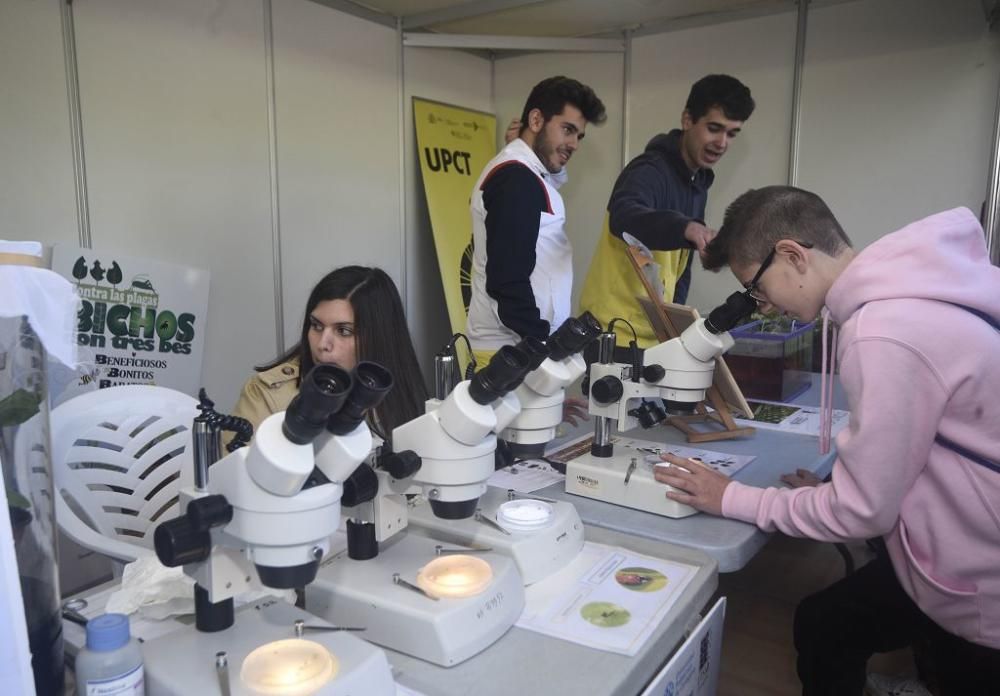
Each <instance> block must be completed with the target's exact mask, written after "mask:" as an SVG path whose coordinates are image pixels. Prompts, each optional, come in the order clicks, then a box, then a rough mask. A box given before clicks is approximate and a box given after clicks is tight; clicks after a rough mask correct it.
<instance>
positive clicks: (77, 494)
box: [50, 385, 198, 563]
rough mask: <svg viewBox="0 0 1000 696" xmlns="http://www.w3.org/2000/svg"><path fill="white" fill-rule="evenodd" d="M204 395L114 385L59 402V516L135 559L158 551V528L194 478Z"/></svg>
mask: <svg viewBox="0 0 1000 696" xmlns="http://www.w3.org/2000/svg"><path fill="white" fill-rule="evenodd" d="M197 403H198V402H197V400H195V399H193V398H191V397H190V396H188V395H187V394H183V393H181V392H178V391H174V390H173V389H166V388H164V387H154V386H146V385H129V386H120V387H110V388H108V389H101V390H98V391H95V392H90V393H88V394H82V395H80V396H78V397H75V398H73V399H70V400H69V401H66V402H64V403H62V404H60V405H59V406H57V407H56V408H54V409H53V410H52V413H51V416H50V421H51V429H52V468H53V473H54V479H55V489H56V495H55V499H56V520H57V522H58V523H59V527H60V528H61V529H62V530H63V532H65V533H66V535H67V536H69V537H70V538H71V539H73V540H74V541H75V542H77V543H78V544H80V545H81V546H84V547H86V548H88V549H91V550H94V551H97V552H99V553H102V554H105V555H107V556H110V557H111V558H113V559H116V560H118V561H120V562H122V563H129V562H131V561H134V560H136V559H137V558H139V557H141V556H147V555H150V554H152V553H153V550H152V549H153V530H154V529H155V527H156V525H157V524H158V523H159V522H161V521H164V520H168V519H171V518H172V517H176V516H177V514H178V503H177V493H178V491H179V490H180V488H181V487H183V486H189V485H192V484H193V481H194V471H193V468H192V466H193V465H192V457H193V455H192V451H191V422H192V420H193V419H194V418H195V416H197V415H198V410H197V408H196V407H197Z"/></svg>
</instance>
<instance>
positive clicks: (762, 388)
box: [725, 320, 814, 402]
mask: <svg viewBox="0 0 1000 696" xmlns="http://www.w3.org/2000/svg"><path fill="white" fill-rule="evenodd" d="M763 324H764V322H763V321H762V320H759V321H753V322H750V323H749V324H743V325H742V326H738V327H736V328H735V329H733V330H732V331H730V332H729V333H730V335H731V336H732V337H733V340H734V341H735V345H734V346H733V347H732V348H731V349H730V350H729V351H728V352H727V353H726V354H725V361H726V363H727V364H728V365H729V369H730V371H731V372H732V373H733V377H734V378H735V379H736V383H737V384H738V385H739V386H740V390H741V391H742V392H743V395H744V396H746V397H747V398H748V399H765V400H767V401H783V402H787V401H791V400H792V399H794V398H795V397H796V396H798V395H800V394H801V393H802V392H804V391H805V390H807V389H808V388H809V386H810V385H811V384H812V375H811V371H812V359H813V324H814V322H809V323H808V324H793V326H792V327H791V328H790V329H789V330H784V331H769V330H762V328H763V329H766V328H767V327H766V326H764V325H763Z"/></svg>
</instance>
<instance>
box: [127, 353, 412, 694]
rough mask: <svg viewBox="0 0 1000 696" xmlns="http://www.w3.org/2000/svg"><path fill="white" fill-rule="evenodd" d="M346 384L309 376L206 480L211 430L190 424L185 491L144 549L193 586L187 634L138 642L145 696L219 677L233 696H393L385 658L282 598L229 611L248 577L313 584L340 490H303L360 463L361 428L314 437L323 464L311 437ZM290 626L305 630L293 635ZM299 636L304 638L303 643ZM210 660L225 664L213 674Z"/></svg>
mask: <svg viewBox="0 0 1000 696" xmlns="http://www.w3.org/2000/svg"><path fill="white" fill-rule="evenodd" d="M371 369H377V370H382V368H380V367H379V366H375V365H372V364H370V363H368V364H365V363H362V364H361V365H359V371H356V373H355V378H357V376H358V374H359V372H360V373H363V372H365V370H371ZM382 372H383V373H385V374H386V375H387V374H388V373H387V372H385V371H384V370H382ZM355 382H356V379H352V377H351V375H349V374H348V373H347V372H345V371H344V370H341V369H340V368H338V367H334V366H331V365H321V366H318V367H316V368H314V370H312V371H311V372H310V373H309V375H307V377H306V378H305V379H304V380H303V385H302V389H301V391H300V394H299V396H298V397H296V400H295V401H293V402H292V404H291V405H290V406H289V409H288V411H285V412H282V413H277V414H274V415H272V416H270V417H268V418H267V419H266V420H265V421H264V422H263V423H261V425H260V427H259V428H258V429H257V432H256V434H255V436H254V439H253V441H252V442H251V444H250V446H249V447H246V448H243V449H238V450H236V451H235V452H233V453H231V454H229V455H227V456H226V457H225V458H223V459H221V460H218V461H217V462H215V464H214V465H213V466H212V467H211V478H210V480H209V479H208V477H207V471H208V464H209V463H210V462H212V461H213V460H214V458H215V456H217V454H218V444H219V440H218V431H217V430H214V429H212V428H210V427H208V425H207V422H208V421H207V420H204V419H203V416H204V415H205V414H203V415H202V416H199V419H200V420H202V422H201V423H199V420H196V421H195V433H194V436H195V440H194V445H195V462H196V486H195V488H193V489H185V490H183V491H182V492H181V508H182V509H184V510H185V514H184V515H182V516H181V517H178V518H176V519H174V520H170V521H168V522H165V523H163V524H161V525H160V526H159V527H158V528H157V530H156V533H155V543H156V552H157V555H158V556H159V558H160V560H161V562H163V563H164V564H165V565H168V566H177V565H183V567H184V572H185V573H186V574H187V575H189V576H191V577H192V578H194V580H195V583H196V585H195V607H196V614H195V618H196V626H197V630H190V629H182V630H180V631H176V632H172V633H170V634H168V635H166V636H163V637H162V638H159V639H156V640H153V641H149V642H147V643H146V644H145V646H144V647H145V650H144V653H145V656H146V660H145V674H146V679H147V682H148V684H149V689H150V692H151V693H155V694H184V695H186V694H193V693H208V692H209V691H213V690H214V688H215V684H216V683H218V684H219V688H221V684H222V682H223V680H225V681H226V682H228V684H229V688H230V689H231V691H232V693H234V694H258V693H277V691H275V690H274V689H278V690H279V691H280V692H281V693H283V694H299V693H302V694H323V695H327V694H329V695H344V696H346V695H348V694H378V695H379V696H381V695H383V694H384V695H385V696H390V695H391V694H394V693H395V686H394V683H393V680H392V675H391V671H390V669H389V664H388V661H387V659H386V657H385V654H384V653H383V652H382V651H381V650H379V649H378V648H375V647H374V646H372V645H369V644H368V643H365V642H364V641H362V640H359V639H358V638H356V637H354V636H351V635H350V634H348V633H340V632H337V631H336V630H335V629H334V628H333V627H332V626H329V624H324V622H322V621H321V620H320V619H318V618H316V617H315V616H313V615H312V614H308V613H306V612H304V611H301V610H299V609H296V608H295V607H292V606H291V605H289V604H287V603H286V602H284V601H281V600H277V599H272V600H264V601H259V602H256V603H254V604H251V605H247V606H244V607H242V608H241V609H240V610H238V611H236V612H234V607H233V598H234V597H235V596H236V595H238V594H240V593H241V592H244V591H246V590H248V589H251V587H252V586H257V587H259V585H257V583H256V581H255V580H254V579H253V576H254V575H256V576H257V577H258V578H259V580H260V583H261V584H263V585H264V586H267V587H272V588H276V589H291V588H300V587H304V586H305V585H307V584H308V583H310V582H311V581H312V580H313V578H315V576H316V572H317V569H318V568H319V562H320V559H321V558H322V556H323V555H324V554H325V553H326V552H327V550H328V549H329V545H330V537H331V535H333V533H334V532H335V531H336V530H337V527H338V526H339V522H340V498H341V493H342V487H341V486H340V485H339V484H337V483H329V482H324V483H320V484H319V485H311V484H312V481H310V479H311V477H312V475H313V472H314V466H318V467H319V468H320V469H321V470H322V471H325V472H330V473H332V474H334V475H336V472H337V471H339V470H341V469H347V470H353V469H354V468H355V467H356V466H357V465H358V463H359V462H361V461H362V460H363V459H364V457H365V456H366V455H367V453H368V450H369V448H370V446H371V434H370V433H369V431H368V427H367V425H365V424H364V423H363V422H361V423H360V424H358V425H357V427H354V428H352V429H351V430H350V432H346V433H344V434H342V435H339V436H336V437H332V438H331V437H330V436H329V434H324V435H323V436H322V441H323V442H324V444H326V446H327V450H329V451H332V450H336V452H337V455H336V457H335V458H334V457H327V458H326V459H325V460H324V461H322V462H321V461H320V460H319V459H318V458H317V456H316V452H315V451H314V445H313V440H314V439H315V438H316V437H317V434H319V433H320V432H322V430H323V428H324V426H325V424H326V422H327V420H328V419H329V418H330V417H331V416H332V414H334V413H336V412H337V411H338V410H339V409H343V404H344V402H345V399H347V398H348V397H349V395H350V393H351V392H352V391H353V386H354V384H355ZM331 442H333V444H331ZM254 568H255V569H256V572H254V570H253V569H254ZM297 624H298V625H299V626H303V625H304V628H299V629H298V630H296V625H297ZM323 628H326V629H328V630H327V631H324V630H323ZM306 629H308V630H310V632H311V633H310V639H309V640H305V639H303V638H302V635H303V632H304V630H306ZM313 631H315V632H313ZM260 648H264V650H259V649H260ZM219 653H221V654H224V655H225V660H224V663H225V664H223V665H221V666H220V665H217V663H216V655H217V654H219ZM276 654H277V655H280V657H278V658H277V662H275V658H274V655H276ZM262 660H263V661H264V663H267V661H268V660H271V662H270V663H267V664H264V663H262V662H261V661H262ZM230 668H232V669H233V672H234V674H232V675H230V674H229V669H230ZM296 679H300V680H301V681H300V682H296ZM268 689H271V690H270V691H268Z"/></svg>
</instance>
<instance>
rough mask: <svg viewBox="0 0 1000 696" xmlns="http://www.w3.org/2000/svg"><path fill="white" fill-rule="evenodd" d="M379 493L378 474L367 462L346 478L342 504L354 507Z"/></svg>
mask: <svg viewBox="0 0 1000 696" xmlns="http://www.w3.org/2000/svg"><path fill="white" fill-rule="evenodd" d="M376 495H378V476H376V475H375V470H374V469H372V468H371V467H370V466H368V465H367V464H362V465H360V466H359V467H358V468H357V469H355V470H354V473H352V474H351V475H350V476H348V477H347V478H346V479H345V480H344V493H343V495H341V496H340V504H341V505H346V506H347V507H354V506H355V505H360V504H361V503H367V502H368V501H369V500H372V499H373V498H374V497H375V496H376Z"/></svg>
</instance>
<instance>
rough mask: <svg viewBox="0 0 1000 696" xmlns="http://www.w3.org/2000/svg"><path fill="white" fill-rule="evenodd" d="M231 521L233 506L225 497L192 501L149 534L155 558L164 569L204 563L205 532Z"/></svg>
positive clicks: (208, 544) (208, 549)
mask: <svg viewBox="0 0 1000 696" xmlns="http://www.w3.org/2000/svg"><path fill="white" fill-rule="evenodd" d="M232 518H233V506H232V505H230V504H229V502H228V501H227V500H226V497H225V496H222V495H208V496H205V497H203V498H196V499H194V500H192V501H191V502H190V503H188V506H187V510H186V511H185V513H184V514H183V515H181V516H180V517H176V518H174V519H172V520H168V521H167V522H163V523H161V524H160V525H159V526H158V527H157V528H156V531H155V532H153V547H154V549H155V550H156V557H157V558H159V559H160V563H162V564H163V565H165V566H167V567H168V568H176V567H177V566H182V565H186V564H188V563H197V562H199V561H204V560H205V559H206V558H208V556H209V553H211V551H212V536H211V534H210V533H209V530H210V529H211V528H212V527H219V526H222V525H224V524H228V523H229V521H230V520H231V519H232Z"/></svg>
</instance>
